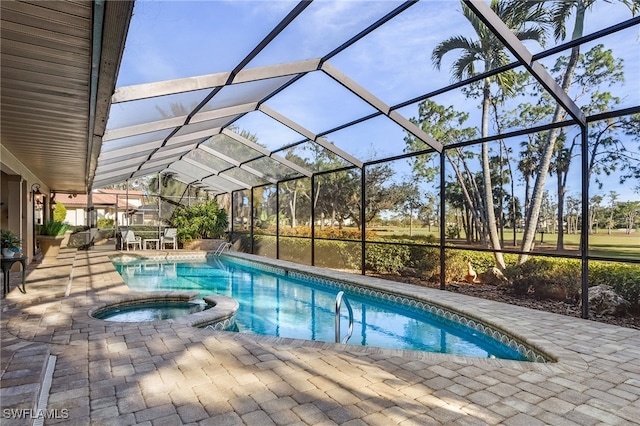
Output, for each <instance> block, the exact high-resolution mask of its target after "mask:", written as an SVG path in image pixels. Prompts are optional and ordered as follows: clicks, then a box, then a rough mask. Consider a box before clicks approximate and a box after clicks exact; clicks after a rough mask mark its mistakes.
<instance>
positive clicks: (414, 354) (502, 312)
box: [110, 251, 588, 372]
mask: <svg viewBox="0 0 640 426" xmlns="http://www.w3.org/2000/svg"><path fill="white" fill-rule="evenodd" d="M212 256H214V255H213V253H211V252H202V251H199V252H198V251H191V252H185V251H182V252H179V253H171V252H166V251H159V252H157V253H153V252H151V253H144V254H134V255H131V254H127V253H118V254H115V255H113V256H110V259H112V260H113V258H121V259H127V258H130V259H131V260H132V261H133V260H139V259H150V260H176V259H177V260H189V259H194V260H195V259H203V258H211V257H212ZM222 256H225V257H226V256H228V257H230V258H233V260H240V261H242V260H248V261H251V262H255V263H257V264H260V265H262V266H263V267H264V268H266V269H267V270H268V269H269V268H276V269H272V271H274V272H276V273H278V271H280V270H281V269H285V270H288V271H293V272H294V273H300V274H303V275H307V276H315V277H324V278H326V279H328V280H330V281H340V282H345V283H346V284H351V285H356V286H360V287H369V288H373V289H375V290H378V291H382V292H386V293H393V294H398V295H399V296H403V297H407V298H410V299H415V300H420V301H423V302H425V303H427V304H430V305H436V306H439V307H441V308H443V309H446V310H450V311H452V312H455V313H458V314H460V315H462V316H464V317H468V318H471V319H474V320H478V321H480V323H482V324H486V325H487V326H489V327H491V328H493V329H497V330H498V331H500V332H502V333H504V334H506V335H508V336H511V337H513V338H514V339H516V340H518V341H521V342H523V343H525V344H526V345H528V346H530V347H533V348H535V349H536V350H538V351H540V352H542V353H543V354H545V355H547V356H548V357H549V358H550V359H551V361H552V362H545V363H542V362H530V361H513V360H504V359H492V358H478V357H467V356H462V355H451V354H440V353H435V352H424V351H413V350H404V349H389V348H378V347H372V346H356V345H346V344H341V343H329V342H317V341H308V340H302V339H291V338H283V337H273V336H261V335H254V334H246V333H234V334H237V338H239V339H242V340H244V339H247V338H248V339H251V340H253V341H259V342H265V343H270V344H276V343H283V344H285V343H286V344H290V345H295V346H311V347H321V348H323V349H334V350H339V351H348V352H350V353H367V354H380V355H388V356H402V357H404V358H407V359H424V358H431V359H434V358H435V359H440V360H452V359H455V360H456V361H458V362H464V363H471V364H473V363H483V364H485V365H487V364H488V365H495V366H510V367H515V368H519V369H526V370H544V371H550V370H551V371H557V372H578V371H585V370H586V369H587V368H588V364H587V362H586V361H585V360H584V359H583V358H582V357H581V356H580V354H579V353H576V352H573V351H571V350H567V349H565V348H563V347H562V346H560V345H557V344H555V343H553V340H552V339H550V338H549V336H546V335H544V334H541V333H538V332H536V330H534V329H533V328H532V327H534V326H535V322H534V323H531V322H530V321H524V322H522V321H519V320H518V315H517V314H518V312H524V311H526V313H527V315H526V316H527V317H529V318H530V317H531V316H532V315H533V316H538V315H539V316H540V318H541V321H542V318H543V317H542V316H543V315H544V316H546V317H548V316H549V315H551V316H554V317H555V321H557V322H558V323H561V322H563V319H566V320H567V322H571V321H576V320H577V319H576V318H573V317H565V316H563V315H557V314H550V313H548V312H544V311H536V310H533V309H529V308H524V307H520V306H514V305H509V304H506V303H501V302H494V301H490V300H484V299H483V300H482V301H481V302H480V303H479V299H478V298H474V297H471V296H465V295H461V294H457V293H454V292H449V291H443V290H439V289H433V288H427V287H420V286H415V285H412V284H404V283H398V282H394V281H388V280H384V279H380V278H375V277H369V276H365V275H357V274H352V273H348V272H343V271H336V270H331V269H325V268H320V267H315V266H309V265H302V264H297V263H293V262H289V261H284V260H279V259H271V258H266V257H263V256H257V255H252V254H247V253H240V252H225V253H224V254H223V255H222ZM114 270H115V266H114ZM465 300H468V301H469V302H471V301H472V302H473V303H470V305H471V306H472V308H466V307H465V306H464V304H461V303H460V302H461V301H465ZM479 307H480V309H479ZM523 310H524V311H523ZM581 321H587V320H581Z"/></svg>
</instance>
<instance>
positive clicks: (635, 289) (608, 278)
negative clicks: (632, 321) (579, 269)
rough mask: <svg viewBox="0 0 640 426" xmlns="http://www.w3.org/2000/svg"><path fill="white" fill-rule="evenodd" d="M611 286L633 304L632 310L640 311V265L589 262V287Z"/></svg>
mask: <svg viewBox="0 0 640 426" xmlns="http://www.w3.org/2000/svg"><path fill="white" fill-rule="evenodd" d="M596 285H609V286H611V287H613V289H614V290H615V291H616V293H618V294H619V295H620V296H622V297H624V298H625V299H626V300H627V301H628V302H630V303H631V305H632V309H634V310H638V309H640V265H629V264H622V263H617V262H596V261H592V262H589V286H590V287H592V286H596Z"/></svg>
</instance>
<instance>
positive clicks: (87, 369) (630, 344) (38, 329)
mask: <svg viewBox="0 0 640 426" xmlns="http://www.w3.org/2000/svg"><path fill="white" fill-rule="evenodd" d="M174 253H175V252H174ZM107 254H108V253H106V252H97V251H88V252H87V251H77V252H76V251H72V250H66V251H63V252H62V254H61V255H60V257H59V260H58V263H57V264H54V265H32V266H30V268H29V273H28V277H27V294H26V295H25V294H21V293H20V292H18V291H17V290H12V291H11V292H10V294H9V295H8V297H7V298H6V299H4V300H2V302H1V303H0V307H1V308H2V320H1V325H2V365H1V370H0V371H1V373H2V381H1V383H0V392H1V393H0V397H1V399H2V402H1V404H2V407H1V408H2V412H1V413H0V415H1V416H2V420H1V421H0V422H1V423H2V424H3V425H5V424H9V425H12V424H31V422H32V420H33V419H28V420H27V419H16V418H15V417H16V414H17V413H18V412H22V411H19V410H24V409H30V408H36V407H37V406H36V405H35V403H36V399H37V398H38V395H39V392H40V388H39V386H37V385H38V384H40V383H41V381H42V377H43V371H44V364H43V363H44V362H45V359H47V358H48V357H49V355H52V356H55V357H56V364H55V369H54V371H53V377H52V382H51V389H50V392H49V396H48V403H47V406H46V407H47V409H48V410H49V411H48V412H47V413H40V414H42V415H44V414H47V415H48V416H50V417H57V418H51V419H45V420H44V424H56V423H59V424H65V425H68V424H78V425H88V424H93V425H108V424H113V425H127V424H145V425H161V424H167V425H176V424H191V425H216V426H220V425H242V424H245V425H259V426H263V425H271V424H276V425H290V424H297V425H301V424H313V425H316V426H320V425H335V424H338V425H353V426H356V425H393V424H399V425H429V424H460V425H484V424H503V425H538V424H540V425H542V424H551V425H596V424H637V423H638V421H639V420H640V331H638V330H633V329H627V328H621V327H614V326H610V325H606V324H600V323H595V322H592V321H587V320H581V319H577V318H571V317H565V316H560V315H554V314H549V313H545V312H540V311H535V310H530V309H526V308H521V307H517V306H510V305H506V304H502V303H497V302H492V301H488V300H482V299H475V298H471V297H467V296H464V295H460V294H456V293H451V292H443V291H439V290H433V289H426V288H419V287H409V286H404V285H402V284H397V283H388V285H389V286H392V287H393V288H396V289H397V290H398V291H403V292H405V293H407V294H417V295H419V296H421V297H424V298H429V299H432V300H437V301H438V303H441V304H444V305H448V306H452V307H455V308H456V309H458V310H461V311H463V312H464V311H466V312H468V313H472V314H473V315H475V316H478V317H480V318H484V319H485V320H486V321H488V322H490V323H492V324H494V325H496V326H499V327H502V328H505V329H507V330H509V331H510V332H511V333H513V334H515V335H517V336H519V337H521V338H522V339H525V340H527V341H528V342H530V343H533V344H536V345H538V346H540V347H542V348H544V349H545V350H546V351H547V352H548V353H549V354H551V355H552V356H554V357H555V358H556V359H557V360H558V361H557V362H555V363H547V364H541V363H525V362H516V361H505V360H496V359H478V358H468V357H462V356H450V355H442V354H432V353H422V352H411V351H401V350H389V349H379V348H365V347H357V346H346V345H336V344H331V343H322V342H307V341H298V340H293V339H283V338H274V337H266V336H251V335H246V334H237V333H228V332H216V331H212V330H202V329H196V328H190V327H187V326H184V325H179V324H177V323H172V322H170V321H163V322H155V323H144V324H122V323H108V322H104V321H100V320H96V319H93V318H91V317H90V316H89V315H88V313H87V312H88V311H89V309H91V308H92V307H95V306H96V305H97V304H101V303H104V302H105V301H109V300H116V299H117V298H118V297H119V296H121V295H123V294H128V293H130V291H129V289H128V287H127V286H126V285H125V284H124V283H123V282H122V280H121V278H120V276H119V275H118V273H117V272H115V269H114V268H113V266H112V264H111V262H110V261H109V259H108V257H107ZM334 274H338V275H339V273H334ZM14 278H16V279H18V274H17V273H16V274H15V277H14ZM358 279H363V280H370V279H368V278H366V277H358ZM12 289H13V285H12ZM12 409H13V410H18V411H11V410H12ZM28 414H29V415H31V416H32V417H34V416H37V415H38V414H39V413H38V412H37V411H32V412H31V413H28ZM11 417H12V418H11Z"/></svg>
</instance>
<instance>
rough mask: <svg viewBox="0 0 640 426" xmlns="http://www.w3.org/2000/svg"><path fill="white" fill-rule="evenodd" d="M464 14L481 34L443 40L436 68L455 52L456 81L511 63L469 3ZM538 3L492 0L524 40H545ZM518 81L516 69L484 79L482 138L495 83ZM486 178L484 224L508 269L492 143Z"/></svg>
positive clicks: (485, 153) (506, 87) (505, 88)
mask: <svg viewBox="0 0 640 426" xmlns="http://www.w3.org/2000/svg"><path fill="white" fill-rule="evenodd" d="M461 5H462V13H463V15H464V17H465V18H466V19H467V21H469V23H470V24H471V26H472V27H473V29H474V31H475V32H476V35H477V37H478V38H477V40H472V39H469V38H467V37H464V36H453V37H451V38H449V39H447V40H444V41H443V42H441V43H439V44H438V45H437V46H436V47H435V48H434V50H433V53H432V56H431V57H432V61H433V63H434V65H435V66H436V68H438V69H440V66H441V64H442V59H443V57H444V56H445V55H446V54H447V53H449V52H453V51H461V56H460V57H459V58H458V59H457V60H456V61H454V63H453V65H452V74H453V77H454V79H455V80H458V81H460V80H463V79H465V78H468V77H472V76H474V75H476V74H478V70H477V69H476V68H477V67H478V66H480V67H481V69H480V70H479V72H486V71H489V70H493V69H496V68H499V67H501V66H504V65H507V64H508V63H509V62H510V58H509V56H508V54H507V52H506V49H505V47H504V45H503V43H502V42H501V41H500V40H499V39H498V37H496V36H495V34H493V33H492V32H491V31H490V30H489V29H488V28H487V26H486V25H484V23H483V22H482V21H481V20H480V19H479V18H478V17H477V16H476V15H475V14H474V13H473V12H472V11H471V9H469V8H468V7H467V6H466V4H465V3H463V2H462V3H461ZM539 6H540V5H539V4H538V2H522V1H500V0H492V1H491V5H490V7H491V9H492V10H493V11H494V12H495V13H496V15H498V17H499V18H500V19H501V20H502V21H503V22H504V23H505V24H506V25H507V27H509V29H511V30H512V31H513V33H514V35H515V36H516V37H518V39H520V40H534V41H537V42H539V43H542V42H543V40H544V39H543V35H544V30H543V28H542V27H541V26H539V25H536V23H537V22H541V21H542V19H543V17H544V14H543V13H542V8H541V7H539ZM515 80H516V74H515V72H513V71H507V72H502V73H500V74H497V75H496V76H493V77H487V78H485V79H484V80H483V82H482V89H481V92H482V95H481V96H482V126H481V133H482V137H483V138H485V137H487V136H488V135H489V111H490V106H491V102H492V92H491V86H492V84H493V83H495V84H497V85H498V86H499V88H500V89H501V90H502V92H503V93H505V94H509V93H511V90H512V87H513V85H514V83H515ZM481 157H482V160H481V165H482V178H483V193H484V200H483V204H484V205H483V213H484V217H483V219H484V225H485V229H486V230H487V231H488V232H487V233H488V237H489V240H490V243H491V246H492V247H493V248H494V249H495V250H497V251H496V252H494V253H495V260H496V265H497V266H498V268H500V269H504V268H505V263H504V258H503V256H502V252H500V249H501V245H500V239H499V236H498V229H497V226H496V220H495V212H494V207H493V184H492V182H491V169H490V165H489V146H488V143H487V142H483V143H482V154H481Z"/></svg>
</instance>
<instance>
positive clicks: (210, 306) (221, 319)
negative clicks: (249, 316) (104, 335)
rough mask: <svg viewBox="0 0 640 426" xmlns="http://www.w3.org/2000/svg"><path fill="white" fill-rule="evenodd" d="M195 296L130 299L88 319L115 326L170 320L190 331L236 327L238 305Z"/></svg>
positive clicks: (181, 294)
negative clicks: (124, 323)
mask: <svg viewBox="0 0 640 426" xmlns="http://www.w3.org/2000/svg"><path fill="white" fill-rule="evenodd" d="M196 296H197V293H192V292H168V293H159V294H151V295H132V296H128V297H126V298H124V299H120V300H117V301H114V302H112V303H107V304H104V305H102V306H98V307H95V308H94V309H92V310H91V311H89V315H90V316H91V317H93V318H96V319H101V320H105V321H114V322H149V321H162V320H169V321H172V322H175V323H179V324H185V325H190V326H193V327H207V328H213V329H217V330H227V329H230V328H233V327H234V326H235V314H236V311H237V310H238V302H237V301H236V300H235V299H232V298H230V297H226V296H220V295H215V296H207V297H205V298H203V299H201V300H200V301H197V300H195V298H196Z"/></svg>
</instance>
